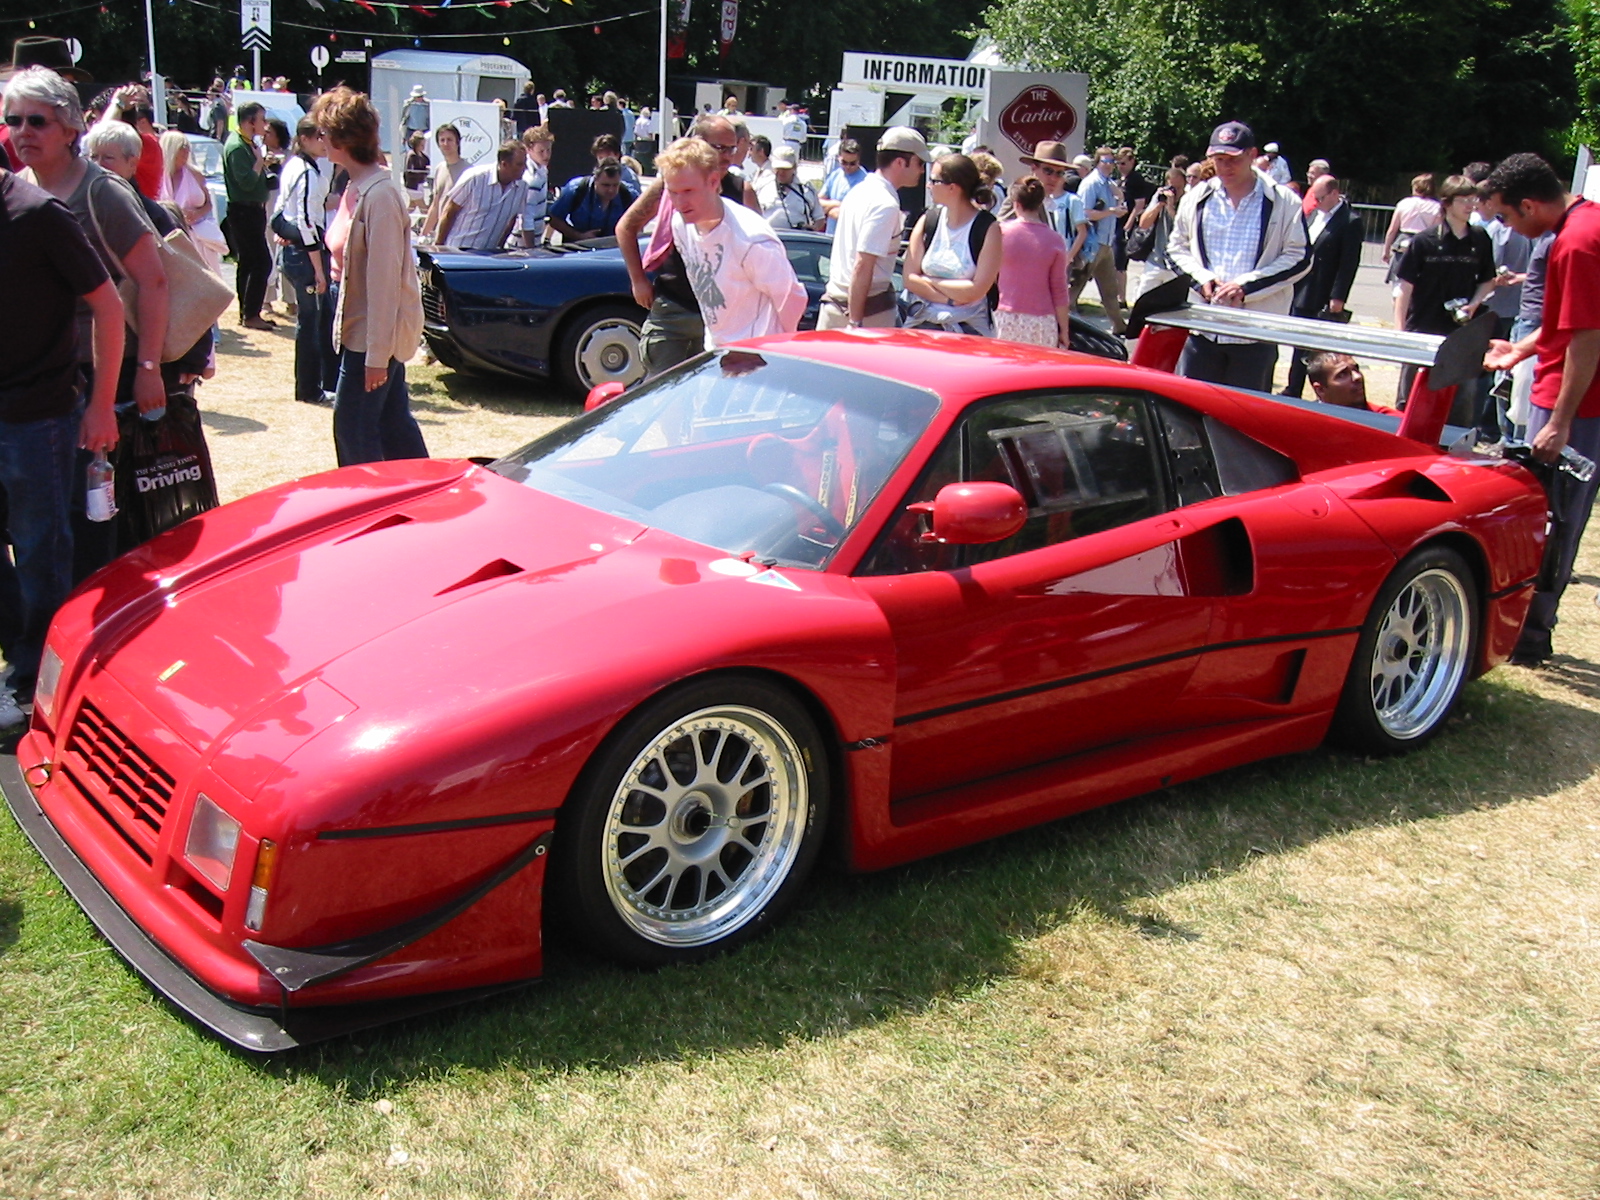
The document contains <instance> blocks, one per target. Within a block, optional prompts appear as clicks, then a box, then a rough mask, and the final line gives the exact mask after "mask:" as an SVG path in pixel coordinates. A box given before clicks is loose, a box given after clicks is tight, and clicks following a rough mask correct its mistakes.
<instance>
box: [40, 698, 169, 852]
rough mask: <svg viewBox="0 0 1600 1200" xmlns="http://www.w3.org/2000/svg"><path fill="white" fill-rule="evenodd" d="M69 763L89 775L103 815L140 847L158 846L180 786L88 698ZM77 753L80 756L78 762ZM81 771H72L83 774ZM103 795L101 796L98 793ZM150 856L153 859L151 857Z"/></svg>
mask: <svg viewBox="0 0 1600 1200" xmlns="http://www.w3.org/2000/svg"><path fill="white" fill-rule="evenodd" d="M67 755H68V756H69V757H68V760H67V762H68V765H69V766H71V767H75V768H79V769H81V771H82V773H83V774H84V775H86V776H87V778H86V779H82V780H80V781H79V782H80V786H82V785H84V784H90V783H91V781H92V784H93V785H98V786H97V787H95V786H91V787H87V788H85V791H86V792H88V794H89V799H90V801H91V802H92V803H93V804H94V807H95V809H96V810H97V811H98V812H99V813H100V815H101V816H103V817H105V818H106V819H107V820H108V821H110V822H111V823H112V824H113V825H114V826H116V828H117V832H118V833H120V834H122V835H123V837H124V838H126V839H128V840H129V842H130V843H131V844H132V845H133V846H134V848H135V849H136V850H139V849H141V846H142V847H143V850H141V854H142V855H143V851H147V850H154V848H155V844H156V839H157V838H158V837H159V836H160V833H161V825H162V822H163V821H165V820H166V816H167V807H168V806H169V805H170V804H171V803H172V793H173V790H174V787H175V783H174V780H173V778H172V776H171V775H169V774H167V772H165V771H163V770H162V769H161V768H160V767H159V766H157V765H156V764H155V762H154V761H153V760H152V759H151V758H150V756H149V755H147V754H145V753H144V751H142V750H140V749H139V747H138V746H136V745H134V744H133V742H132V741H131V740H130V739H129V738H128V737H127V736H126V735H125V734H124V733H123V732H122V731H121V730H120V729H118V728H117V727H116V726H115V725H114V724H112V723H111V721H110V720H109V719H107V717H106V716H105V714H104V713H102V712H101V711H100V710H99V709H97V708H96V707H95V706H94V705H92V704H90V703H89V702H88V701H87V700H86V701H84V702H83V704H82V705H81V706H80V707H79V709H78V717H77V720H76V721H74V722H73V726H72V733H71V734H70V735H69V736H68V738H67ZM72 756H76V760H77V761H76V762H73V759H72ZM78 773H79V772H78V770H73V771H72V774H74V775H77V774H78ZM96 793H98V795H97V794H96ZM147 860H148V859H147Z"/></svg>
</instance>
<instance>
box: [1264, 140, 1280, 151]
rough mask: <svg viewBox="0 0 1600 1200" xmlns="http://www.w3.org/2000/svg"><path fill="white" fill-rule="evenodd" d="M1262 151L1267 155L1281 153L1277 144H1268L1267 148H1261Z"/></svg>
mask: <svg viewBox="0 0 1600 1200" xmlns="http://www.w3.org/2000/svg"><path fill="white" fill-rule="evenodd" d="M1261 150H1262V152H1263V153H1265V154H1277V153H1279V150H1278V143H1277V142H1268V143H1267V144H1266V145H1265V146H1263V147H1261Z"/></svg>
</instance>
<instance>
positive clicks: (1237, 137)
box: [1206, 121, 1256, 154]
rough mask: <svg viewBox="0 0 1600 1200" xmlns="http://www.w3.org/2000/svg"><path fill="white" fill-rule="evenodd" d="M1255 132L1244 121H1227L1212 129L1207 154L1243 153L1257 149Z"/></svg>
mask: <svg viewBox="0 0 1600 1200" xmlns="http://www.w3.org/2000/svg"><path fill="white" fill-rule="evenodd" d="M1255 145H1256V135H1255V132H1254V131H1253V130H1252V129H1251V128H1250V126H1248V125H1246V124H1245V123H1244V122H1243V121H1225V122H1224V123H1223V124H1221V125H1218V126H1217V127H1216V128H1215V129H1213V130H1212V131H1211V144H1210V145H1209V146H1207V147H1206V153H1207V154H1243V153H1244V152H1245V151H1246V150H1253V149H1255Z"/></svg>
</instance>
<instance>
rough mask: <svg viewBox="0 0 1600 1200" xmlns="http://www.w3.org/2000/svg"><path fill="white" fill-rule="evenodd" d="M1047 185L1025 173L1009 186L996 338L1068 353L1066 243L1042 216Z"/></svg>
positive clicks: (1001, 230)
mask: <svg viewBox="0 0 1600 1200" xmlns="http://www.w3.org/2000/svg"><path fill="white" fill-rule="evenodd" d="M1044 204H1045V195H1044V184H1042V183H1040V182H1039V181H1038V179H1036V178H1035V177H1034V176H1032V175H1024V176H1023V177H1022V178H1021V179H1019V180H1017V181H1016V182H1015V183H1013V184H1012V185H1011V206H1012V208H1013V209H1014V210H1015V213H1016V215H1015V218H1014V219H1013V220H1010V221H1002V222H1001V223H1000V232H1001V236H1002V237H1003V238H1004V242H1003V251H1004V252H1003V254H1002V256H1001V260H1000V306H999V307H998V308H997V309H996V310H995V314H994V335H995V336H996V337H998V338H1004V339H1005V340H1006V341H1008V342H1026V343H1027V344H1029V345H1031V346H1060V347H1061V348H1062V349H1063V350H1065V349H1067V334H1068V326H1067V314H1068V311H1069V307H1068V301H1069V293H1068V290H1067V242H1066V239H1065V238H1063V237H1062V236H1061V235H1060V234H1059V233H1057V232H1056V231H1055V230H1054V229H1051V228H1050V226H1049V224H1048V223H1047V222H1046V221H1045V217H1044Z"/></svg>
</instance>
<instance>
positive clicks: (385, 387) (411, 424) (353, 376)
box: [333, 350, 428, 467]
mask: <svg viewBox="0 0 1600 1200" xmlns="http://www.w3.org/2000/svg"><path fill="white" fill-rule="evenodd" d="M366 371H367V356H366V354H365V353H364V352H363V351H360V350H341V351H340V352H339V387H338V393H337V399H336V400H335V401H334V406H333V444H334V449H335V450H336V451H337V452H338V456H339V465H340V466H341V467H352V466H355V465H356V464H358V463H369V462H389V461H392V460H393V459H397V458H427V457H428V447H427V446H426V445H425V444H424V443H423V440H422V430H421V429H419V428H417V419H416V418H415V417H413V416H412V415H411V393H410V392H409V391H407V390H406V367H405V364H404V363H403V362H401V361H400V360H399V359H397V358H391V359H390V360H389V377H388V378H387V379H385V380H384V381H383V384H382V385H381V386H380V387H379V388H378V389H377V391H373V392H369V391H367V381H366Z"/></svg>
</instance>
